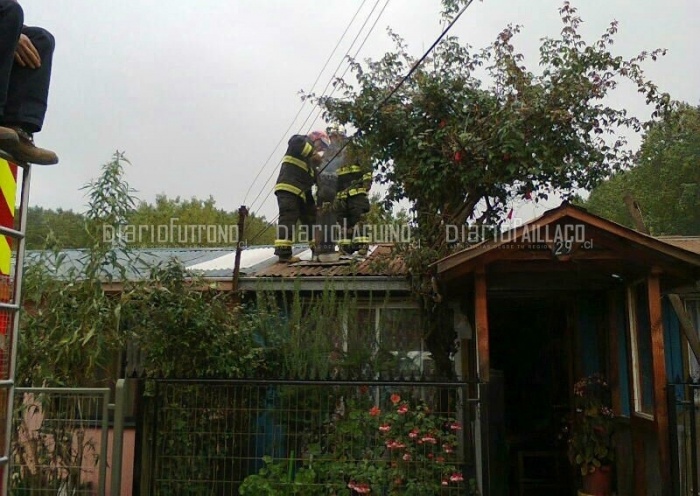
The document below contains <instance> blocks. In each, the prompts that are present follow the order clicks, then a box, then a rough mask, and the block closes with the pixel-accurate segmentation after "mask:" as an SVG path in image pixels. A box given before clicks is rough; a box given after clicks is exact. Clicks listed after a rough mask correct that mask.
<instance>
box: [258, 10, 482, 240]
mask: <svg viewBox="0 0 700 496" xmlns="http://www.w3.org/2000/svg"><path fill="white" fill-rule="evenodd" d="M472 3H474V0H469V1H468V2H467V3H466V4H465V5H464V7H462V8H461V9H460V11H459V12H458V13H457V15H456V16H455V17H454V18H453V19H452V21H450V23H449V24H448V25H447V27H446V28H445V29H444V30H443V31H442V33H440V36H438V38H437V39H436V40H435V41H434V42H433V44H432V45H430V48H428V50H427V51H426V52H425V53H424V54H423V56H422V57H421V58H420V59H418V61H417V62H416V63H414V64H413V67H411V70H410V71H408V73H407V74H406V75H405V76H404V77H403V78H402V79H401V81H399V83H398V84H397V85H396V86H395V87H394V88H393V89H392V90H391V91H390V92H389V94H388V95H387V96H386V97H384V98H383V99H382V101H381V102H379V104H378V105H377V107H376V108H375V109H374V111H373V112H372V114H371V115H370V116H369V117H368V118H367V119H366V121H365V122H369V121H370V120H371V119H372V118H373V117H374V116H375V115H376V114H377V113H378V112H379V111H380V110H381V109H382V107H383V106H384V105H386V103H387V102H388V101H389V99H390V98H391V97H392V96H394V94H395V93H396V92H397V91H398V90H399V88H401V86H403V84H404V83H405V82H406V81H408V79H409V78H410V77H411V76H412V75H413V73H414V72H416V70H417V69H418V67H419V66H420V65H421V64H422V63H423V62H424V61H425V59H426V58H428V55H430V53H431V52H432V51H433V50H434V49H435V47H436V46H437V45H438V44H439V43H440V42H441V41H442V39H443V38H444V37H445V35H447V33H448V32H449V31H450V30H451V29H452V27H453V26H454V25H455V23H456V22H457V21H458V20H459V18H460V17H462V14H464V12H465V11H466V10H467V9H468V8H469V6H470V5H471V4H472ZM363 127H364V125H363V126H361V127H360V128H359V129H362V128H363ZM358 132H359V130H358ZM356 137H357V132H356V133H355V134H353V135H352V136H350V137H349V138H348V140H347V141H346V142H345V143H344V144H343V146H341V147H340V149H339V150H338V151H337V152H336V153H335V155H333V157H331V159H330V160H328V162H326V165H324V166H323V167H322V168H321V170H319V171H318V174H321V173H322V172H323V171H324V170H325V168H326V167H328V164H330V163H331V161H332V160H333V159H335V158H336V157H337V156H338V155H340V153H341V152H342V151H343V150H344V149H345V147H346V146H348V145H349V144H350V143H351V142H352V140H353V139H354V138H356ZM278 218H279V215H278V216H277V217H275V219H273V220H272V221H271V222H270V223H269V224H268V225H267V226H266V227H264V228H263V229H262V230H261V231H260V232H259V233H258V234H256V235H255V236H254V237H253V238H252V239H251V241H250V242H251V243H253V242H254V241H255V240H256V239H257V238H258V237H260V236H261V235H262V234H263V233H264V232H265V231H267V230H268V229H269V228H270V227H271V226H272V225H273V224H274V222H275V221H276V220H277V219H278Z"/></svg>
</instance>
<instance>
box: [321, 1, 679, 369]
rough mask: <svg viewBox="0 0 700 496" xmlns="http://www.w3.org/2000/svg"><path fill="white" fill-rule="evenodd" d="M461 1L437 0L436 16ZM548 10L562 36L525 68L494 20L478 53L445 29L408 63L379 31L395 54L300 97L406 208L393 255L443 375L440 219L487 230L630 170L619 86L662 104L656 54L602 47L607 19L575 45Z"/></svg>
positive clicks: (400, 47) (444, 249)
mask: <svg viewBox="0 0 700 496" xmlns="http://www.w3.org/2000/svg"><path fill="white" fill-rule="evenodd" d="M464 4H465V2H464V1H457V0H449V1H445V2H443V8H444V13H443V18H444V19H445V20H447V19H449V18H451V17H452V16H454V15H455V14H456V12H457V11H458V9H459V8H460V7H461V6H463V5H464ZM560 14H561V20H562V30H561V34H560V36H559V37H556V38H545V39H543V40H542V44H541V46H540V60H539V68H538V69H537V71H536V72H535V71H533V70H530V69H528V68H527V67H526V66H525V63H524V57H523V55H522V54H520V53H519V52H518V51H517V50H516V47H515V45H514V39H515V36H516V35H517V34H518V33H519V32H520V27H519V26H508V27H506V28H505V29H504V30H503V31H502V32H501V33H500V34H499V35H498V37H497V39H496V40H495V41H494V42H493V43H492V44H491V45H490V46H487V47H486V48H483V49H481V50H475V49H473V48H472V47H471V46H469V45H466V44H463V43H460V41H459V40H458V39H457V38H456V37H454V36H446V37H445V38H444V39H443V40H442V42H441V43H440V44H439V45H437V47H436V48H435V49H434V50H433V52H432V53H431V54H430V56H429V57H428V58H427V59H426V60H425V61H424V62H423V63H422V64H421V65H419V66H417V65H416V64H417V60H416V59H415V58H414V57H413V56H411V55H410V54H409V53H408V50H407V47H406V44H405V43H404V41H403V40H402V39H401V37H400V36H398V35H397V34H395V33H391V37H392V39H393V40H394V42H395V50H394V51H393V52H389V53H387V54H385V55H384V56H383V57H382V58H380V59H378V60H369V61H367V62H366V63H364V64H363V63H360V62H359V61H351V67H352V70H353V72H354V75H355V79H356V82H353V80H352V79H350V78H348V79H343V80H338V81H337V83H336V88H337V90H338V93H339V94H340V96H338V97H317V96H315V95H307V97H310V98H311V99H312V100H313V101H315V102H316V103H318V104H319V105H320V106H321V107H322V108H323V109H324V117H325V118H326V120H327V121H328V122H330V123H331V124H332V125H340V126H344V127H346V128H351V129H353V128H354V129H358V130H359V132H358V134H357V135H356V138H355V139H354V141H353V144H354V146H355V148H356V150H357V154H358V156H359V157H361V158H363V159H364V160H366V161H368V162H369V163H371V164H372V165H373V168H374V177H375V180H376V181H378V182H379V183H382V184H386V185H388V193H387V196H386V198H385V201H386V202H387V204H390V205H391V204H394V203H395V202H399V201H402V200H406V201H408V202H409V203H410V206H411V210H412V212H411V213H412V217H413V220H414V221H415V224H416V229H415V231H414V233H415V237H416V238H417V239H418V241H419V243H415V244H414V245H411V246H408V247H406V253H404V254H403V255H404V258H405V260H406V261H407V263H408V265H409V268H410V270H411V273H412V274H413V275H414V277H415V278H417V281H416V284H415V287H416V290H417V292H418V294H420V295H421V297H422V299H423V302H424V303H425V305H424V306H425V308H426V317H427V318H426V319H425V323H426V325H427V326H428V328H427V329H426V335H427V336H428V337H429V338H430V341H431V342H432V344H433V345H434V347H433V346H431V351H433V355H434V356H435V357H436V359H439V360H440V366H439V370H440V372H441V373H442V374H444V375H449V374H451V373H453V372H452V370H451V366H450V363H449V359H448V357H447V355H446V354H447V353H450V350H451V346H450V343H452V342H453V341H454V336H453V335H452V334H450V333H448V332H445V331H444V330H441V329H440V326H439V325H438V324H437V322H438V321H439V320H440V319H442V318H443V317H444V316H443V315H442V314H444V312H445V310H443V309H442V306H441V305H439V302H440V298H439V297H438V296H437V295H436V294H435V291H434V290H432V289H431V282H430V276H431V274H430V269H429V265H430V263H432V262H435V261H436V260H437V259H439V258H441V257H443V256H445V255H447V254H449V252H450V250H451V249H452V248H453V247H452V246H449V245H448V243H447V240H446V236H445V226H446V225H456V226H461V225H464V224H466V223H491V224H498V223H500V222H501V220H502V218H503V217H504V213H505V212H506V211H507V205H509V204H511V203H512V201H513V200H515V199H519V198H522V197H532V198H539V199H546V198H547V197H548V196H549V195H551V194H552V193H554V192H557V193H559V194H560V195H562V196H563V197H564V198H570V197H572V196H573V195H574V194H575V192H576V191H577V190H578V189H579V188H585V189H591V188H592V187H594V186H595V185H597V184H598V183H599V182H600V181H602V180H604V179H605V178H607V177H608V176H609V175H610V174H611V173H613V172H614V171H617V170H622V169H625V168H628V167H629V166H630V165H631V163H632V160H633V155H632V153H631V152H630V150H629V149H628V147H627V144H626V138H625V133H626V132H628V131H632V132H637V131H640V130H641V129H642V128H643V126H644V123H643V122H642V121H641V120H640V119H638V118H637V117H635V116H631V115H629V114H628V113H627V111H626V110H625V109H624V108H619V107H616V106H614V103H613V102H615V100H614V98H613V95H614V90H615V88H616V87H617V86H618V85H620V84H622V83H623V82H624V83H631V84H632V85H634V86H635V87H636V88H637V90H638V91H639V92H640V93H642V94H643V95H644V96H645V97H646V100H647V102H648V103H650V104H652V105H653V106H654V114H653V115H655V116H659V115H663V114H664V113H665V112H666V111H667V109H668V108H669V107H670V106H671V102H670V98H669V96H668V95H666V94H663V93H660V92H659V90H658V88H657V87H656V86H655V85H654V84H653V83H652V82H651V81H649V80H648V79H647V78H646V77H645V75H644V73H643V71H642V67H641V65H642V63H643V62H644V61H645V60H647V59H652V60H655V59H657V58H658V57H659V56H661V55H662V54H663V53H664V52H663V50H654V51H652V52H642V53H640V54H639V55H637V56H634V57H631V58H629V59H626V58H623V57H621V56H617V55H613V54H612V53H611V51H610V48H611V45H612V44H613V43H614V37H615V33H616V31H617V23H616V22H613V23H611V24H610V26H609V28H608V29H607V30H606V31H605V32H604V33H603V35H602V36H601V37H600V38H599V39H598V40H596V41H594V42H593V43H587V42H586V41H585V40H584V39H583V38H582V36H581V34H580V33H579V28H580V26H581V23H582V20H581V18H580V17H579V16H578V13H577V10H576V9H575V8H574V7H573V6H571V5H570V4H569V2H565V3H564V5H563V6H562V7H561V9H560ZM413 68H415V71H414V72H413V75H412V77H411V78H409V79H408V80H406V81H405V83H404V84H403V85H402V86H400V87H399V86H398V83H399V81H402V80H403V78H404V75H406V74H407V73H408V72H409V70H411V69H413ZM480 74H485V77H483V78H481V77H480ZM380 104H381V106H380ZM434 333H438V336H434V335H433V334H434Z"/></svg>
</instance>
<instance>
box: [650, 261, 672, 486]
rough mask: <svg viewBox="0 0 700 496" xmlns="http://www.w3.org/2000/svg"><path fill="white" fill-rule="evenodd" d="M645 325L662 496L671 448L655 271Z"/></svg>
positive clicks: (668, 481) (658, 284)
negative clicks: (648, 327) (648, 329)
mask: <svg viewBox="0 0 700 496" xmlns="http://www.w3.org/2000/svg"><path fill="white" fill-rule="evenodd" d="M647 289H648V296H649V322H650V324H651V353H652V364H653V365H652V369H653V371H654V420H655V423H656V436H657V441H658V443H659V467H660V469H661V482H662V488H661V489H662V491H661V494H662V495H663V496H668V494H669V490H670V487H671V457H670V455H671V451H670V450H671V447H670V442H669V432H668V428H669V425H668V403H667V401H666V383H667V381H666V357H665V354H664V324H663V316H662V310H661V282H660V278H659V271H658V270H653V271H652V273H651V275H650V276H649V277H648V278H647Z"/></svg>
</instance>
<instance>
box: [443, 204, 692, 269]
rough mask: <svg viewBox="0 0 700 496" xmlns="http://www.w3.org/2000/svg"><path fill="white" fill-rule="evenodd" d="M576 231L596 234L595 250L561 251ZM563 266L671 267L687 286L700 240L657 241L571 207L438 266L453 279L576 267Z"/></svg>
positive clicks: (583, 245) (582, 246)
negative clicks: (564, 237) (564, 235)
mask: <svg viewBox="0 0 700 496" xmlns="http://www.w3.org/2000/svg"><path fill="white" fill-rule="evenodd" d="M572 226H574V227H576V226H584V228H586V229H590V232H591V233H593V234H594V235H595V236H594V237H595V238H597V239H591V246H586V242H585V241H584V242H581V240H575V241H574V242H573V246H572V247H571V249H570V250H568V249H565V250H560V251H559V252H557V251H556V250H555V243H556V242H557V236H561V232H562V229H563V228H564V227H567V228H568V227H572ZM557 229H559V230H558V231H557ZM570 233H573V231H570ZM533 235H534V238H533ZM587 235H588V234H587ZM533 239H534V241H533ZM560 241H561V240H560ZM557 261H559V262H577V263H576V265H575V267H576V268H577V269H579V270H580V269H581V267H583V266H584V265H585V266H586V267H588V268H593V267H605V270H606V271H610V270H611V268H615V267H616V264H617V265H619V266H620V267H621V268H622V267H623V266H629V265H630V264H633V263H636V264H637V266H646V267H649V268H651V267H654V266H658V267H662V268H666V269H667V272H669V273H672V274H673V276H674V278H675V279H676V280H677V281H686V282H687V281H689V280H698V279H700V238H697V239H693V238H682V237H678V236H673V237H665V238H656V237H653V236H650V235H647V234H643V233H640V232H638V231H634V230H632V229H630V228H628V227H625V226H623V225H621V224H617V223H615V222H612V221H610V220H607V219H605V218H603V217H599V216H597V215H594V214H592V213H590V212H588V211H587V210H585V209H583V208H581V207H577V206H574V205H571V204H568V203H566V202H565V203H563V204H562V205H561V206H559V207H557V208H554V209H551V210H548V211H547V212H545V213H544V214H542V215H541V216H540V217H538V218H536V219H533V220H531V221H529V222H527V223H525V224H523V225H522V226H519V227H516V228H513V229H511V230H509V231H506V232H504V233H499V234H498V235H497V236H494V237H493V238H492V239H488V240H485V241H482V242H480V243H477V244H474V245H472V246H469V247H467V248H465V249H463V250H461V251H458V252H456V253H454V254H452V255H449V256H447V257H445V258H443V259H441V260H439V261H437V262H435V263H434V264H433V267H434V268H435V269H436V270H437V273H438V274H440V275H441V276H442V277H443V278H445V279H447V280H449V279H453V278H455V277H458V276H460V275H464V274H467V273H470V272H473V271H474V270H476V269H477V268H479V267H482V268H484V267H486V266H491V265H493V264H496V265H500V267H501V268H503V267H504V266H506V265H507V267H508V270H509V271H527V269H528V268H532V267H535V266H537V265H539V269H540V270H541V269H542V268H543V267H544V268H545V270H546V268H551V269H552V270H555V269H556V270H566V269H567V267H568V268H573V267H574V265H572V264H558V265H557V266H555V265H553V263H555V262H557Z"/></svg>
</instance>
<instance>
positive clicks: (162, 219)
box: [129, 195, 274, 247]
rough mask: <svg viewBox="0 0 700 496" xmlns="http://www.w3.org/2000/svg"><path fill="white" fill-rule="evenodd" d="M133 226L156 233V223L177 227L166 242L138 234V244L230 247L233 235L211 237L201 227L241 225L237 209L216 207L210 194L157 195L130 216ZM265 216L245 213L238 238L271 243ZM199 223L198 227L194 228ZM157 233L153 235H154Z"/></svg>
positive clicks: (245, 240)
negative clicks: (201, 196) (206, 196)
mask: <svg viewBox="0 0 700 496" xmlns="http://www.w3.org/2000/svg"><path fill="white" fill-rule="evenodd" d="M129 224H130V225H132V226H137V228H138V226H149V229H148V230H145V231H144V232H149V233H150V232H154V231H155V229H156V226H159V225H160V226H168V227H170V226H171V225H174V226H176V228H175V229H174V233H176V235H175V236H173V238H172V239H169V240H168V241H167V242H165V243H163V242H161V241H160V240H157V239H150V237H148V236H145V237H143V236H142V237H140V239H139V237H138V236H137V239H136V242H135V243H134V244H135V245H136V246H158V247H165V246H180V247H182V246H205V247H214V246H231V245H232V244H234V242H235V239H230V238H231V236H228V235H227V236H223V235H221V236H208V234H207V232H206V231H203V230H199V226H216V227H217V228H221V229H224V230H225V232H226V233H230V232H231V231H230V229H229V228H230V227H231V226H237V225H238V212H228V211H226V210H224V209H221V208H218V207H217V206H216V200H215V199H214V198H213V197H211V196H210V197H209V198H207V199H206V200H200V199H198V198H194V197H193V198H191V199H189V200H183V199H181V198H180V197H175V198H169V197H168V196H166V195H158V196H157V197H156V201H155V203H153V204H150V203H146V202H141V203H140V204H139V205H138V207H137V208H136V210H135V212H134V213H133V214H132V215H131V216H130V218H129ZM266 225H267V221H266V220H265V217H258V216H256V215H255V214H253V213H251V214H249V215H248V216H246V220H245V227H244V229H243V232H242V233H239V235H238V237H239V239H240V240H241V241H244V242H247V241H248V240H250V241H251V242H253V243H255V244H272V242H273V241H274V229H273V230H270V229H265V227H266ZM193 226H196V227H193ZM155 236H157V234H154V238H155Z"/></svg>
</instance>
